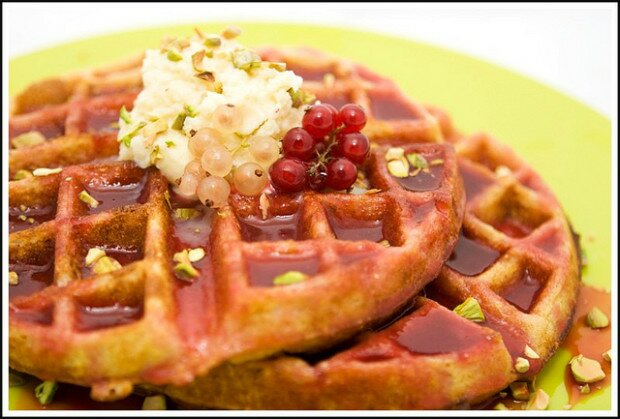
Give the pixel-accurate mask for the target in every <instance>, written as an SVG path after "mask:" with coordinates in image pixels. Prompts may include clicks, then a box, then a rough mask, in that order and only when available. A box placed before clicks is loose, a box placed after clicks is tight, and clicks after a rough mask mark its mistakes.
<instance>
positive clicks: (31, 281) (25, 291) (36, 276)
mask: <svg viewBox="0 0 620 419" xmlns="http://www.w3.org/2000/svg"><path fill="white" fill-rule="evenodd" d="M9 271H12V272H15V273H16V274H17V275H18V278H19V282H18V284H17V285H9V300H12V299H13V298H15V297H19V296H28V295H32V294H34V293H37V292H39V291H41V290H42V289H45V288H47V287H48V286H50V285H51V284H52V282H54V261H53V258H52V257H50V260H49V261H48V263H46V264H45V265H33V264H26V263H22V262H14V263H13V262H11V263H9Z"/></svg>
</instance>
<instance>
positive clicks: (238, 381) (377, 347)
mask: <svg viewBox="0 0 620 419" xmlns="http://www.w3.org/2000/svg"><path fill="white" fill-rule="evenodd" d="M300 55H302V56H303V55H306V58H305V59H303V60H300V59H299V56H300ZM321 56H322V55H321V53H319V52H312V53H307V50H305V49H303V50H296V51H280V52H279V55H277V57H279V59H281V60H283V61H285V62H287V64H289V67H290V68H295V69H296V71H299V72H300V73H301V74H304V68H303V66H305V65H306V64H307V63H309V62H311V61H312V62H315V63H316V62H323V63H330V64H328V65H325V66H323V67H322V68H319V67H317V66H316V65H315V66H313V67H312V68H311V70H309V71H311V74H313V77H312V79H311V80H313V79H316V80H322V79H324V78H325V76H324V75H325V74H329V73H330V72H331V71H333V70H332V68H333V67H332V64H331V63H333V62H338V60H337V59H335V58H328V57H325V56H322V57H323V58H317V57H321ZM346 65H347V66H348V68H352V67H353V68H355V65H352V64H346ZM300 66H301V67H300ZM357 68H359V67H357ZM374 77H377V76H376V75H375V76H374ZM327 80H328V81H329V76H328V77H327ZM385 84H386V85H387V84H388V82H385ZM305 87H306V88H308V89H309V90H313V91H316V92H317V93H318V92H321V93H322V92H324V91H325V90H326V89H325V86H320V83H319V82H315V81H311V82H308V83H306V84H305ZM396 97H397V99H396V101H395V103H392V104H390V105H388V106H387V108H388V109H395V108H396V107H397V106H400V101H401V100H402V99H401V97H402V96H400V95H398V96H396ZM322 99H323V100H324V101H326V102H328V103H329V102H331V100H330V97H329V96H322ZM339 100H340V99H339V98H337V99H336V100H334V103H339ZM362 103H363V102H362ZM429 113H430V114H431V115H432V116H433V117H434V118H435V120H436V121H437V122H436V123H437V124H438V125H439V126H440V127H441V130H442V134H443V135H442V137H443V138H445V139H446V140H447V141H448V142H451V143H453V144H454V145H455V148H456V150H457V156H458V160H459V168H460V172H461V174H462V176H463V179H464V183H465V190H466V196H467V204H466V212H465V217H464V222H463V228H462V231H461V233H460V236H459V240H458V242H457V245H456V247H455V250H454V252H453V254H452V255H451V256H450V258H449V259H448V261H447V262H446V264H445V266H444V267H443V268H442V270H441V272H440V274H439V276H438V278H437V279H436V280H435V281H433V282H432V283H431V284H430V285H429V286H427V287H426V288H425V290H424V292H423V293H421V294H420V295H419V296H418V298H417V299H416V300H415V301H414V302H413V303H412V304H411V305H410V306H408V307H407V308H406V309H405V310H403V312H402V313H401V314H399V315H398V316H396V318H393V319H391V320H390V321H388V322H386V323H384V324H383V325H380V326H379V327H375V328H370V329H368V330H366V331H364V332H363V333H360V334H359V335H357V336H356V337H354V338H353V339H351V340H349V341H348V342H346V343H344V344H341V345H338V346H334V347H332V348H330V350H327V351H323V352H319V353H307V354H304V355H302V356H292V355H288V356H279V357H274V358H270V359H263V360H259V361H255V362H248V363H244V364H242V365H233V364H230V363H226V364H223V365H221V366H219V367H217V368H215V369H214V370H212V371H211V372H210V373H209V374H208V375H205V376H203V377H200V378H198V379H197V380H196V381H195V382H194V383H192V384H191V385H190V386H185V387H175V386H168V387H165V388H163V389H160V391H163V392H164V393H166V394H167V395H169V396H170V397H171V398H173V399H174V400H175V401H177V402H178V403H180V404H181V405H184V406H189V407H210V408H228V409H449V408H468V407H471V406H473V405H475V404H476V403H479V402H481V401H482V400H484V399H486V398H488V397H490V396H492V395H493V394H495V393H497V392H499V391H501V390H502V389H504V388H506V387H507V386H508V385H509V384H511V383H512V382H514V381H516V380H526V381H527V380H532V379H533V377H534V376H535V375H536V373H537V372H538V371H540V369H541V368H542V366H543V365H544V362H545V361H546V360H548V359H549V358H550V357H551V355H552V354H553V352H554V351H555V350H556V349H557V347H558V345H559V343H560V342H561V340H562V339H563V337H564V335H565V334H566V332H567V330H568V329H569V327H570V324H571V317H572V313H573V310H574V307H575V303H576V297H577V293H578V284H579V280H580V270H579V261H578V250H577V244H576V242H575V241H574V238H573V233H572V230H571V228H570V225H569V223H568V222H567V220H566V218H565V215H564V213H563V212H562V209H561V207H560V204H559V203H558V201H557V200H556V199H555V197H554V196H553V193H552V192H551V191H550V189H549V188H548V187H547V186H546V185H545V184H544V182H543V181H542V180H541V178H540V177H539V176H538V175H537V174H536V173H535V172H534V171H533V169H532V168H531V167H529V166H528V164H527V163H526V162H525V161H523V160H522V159H521V158H519V157H518V156H516V155H515V153H514V152H512V151H511V150H510V149H509V148H508V147H506V146H504V145H502V144H500V143H499V142H498V141H496V140H495V139H493V138H492V137H490V136H488V135H484V134H477V135H474V136H471V137H465V136H462V135H461V134H459V133H458V131H457V130H456V129H455V128H454V127H453V126H452V124H451V121H450V118H449V117H448V115H447V114H446V113H445V112H443V111H441V110H440V109H439V108H434V107H430V108H429ZM401 123H403V124H404V122H401ZM412 123H413V122H412ZM393 140H394V141H397V142H407V140H405V139H402V138H399V137H398V136H395V137H394V138H393ZM428 140H429V141H432V140H433V139H431V138H429V139H428ZM468 297H473V298H475V299H476V300H477V301H478V302H479V305H480V306H481V310H482V312H483V314H484V321H481V322H480V321H479V322H474V321H469V320H466V319H465V318H463V317H461V316H459V315H458V314H456V313H455V312H454V311H452V310H453V309H454V308H455V307H456V306H457V305H459V304H461V303H463V302H464V301H465V300H466V299H467V298H468ZM526 345H527V346H529V348H528V349H526ZM518 358H523V359H525V360H527V362H528V364H529V365H528V368H527V370H526V371H523V370H521V371H522V372H518V371H517V370H516V363H517V360H518Z"/></svg>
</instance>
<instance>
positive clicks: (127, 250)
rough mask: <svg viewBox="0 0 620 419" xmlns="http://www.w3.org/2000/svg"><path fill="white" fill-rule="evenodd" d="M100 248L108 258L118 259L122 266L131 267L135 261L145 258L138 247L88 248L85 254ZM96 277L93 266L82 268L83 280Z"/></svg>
mask: <svg viewBox="0 0 620 419" xmlns="http://www.w3.org/2000/svg"><path fill="white" fill-rule="evenodd" d="M94 247H97V248H100V249H101V250H103V251H104V252H105V254H106V256H108V257H111V258H113V259H116V260H117V261H118V263H120V264H121V265H122V266H126V265H129V264H130V263H133V262H135V261H138V260H140V259H142V258H143V257H144V253H143V252H142V249H138V248H136V247H122V246H111V247H108V246H87V247H86V248H85V249H84V254H85V255H86V254H87V253H88V250H89V249H91V248H94ZM91 275H94V272H93V270H92V266H82V278H86V277H89V276H91Z"/></svg>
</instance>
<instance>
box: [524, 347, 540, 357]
mask: <svg viewBox="0 0 620 419" xmlns="http://www.w3.org/2000/svg"><path fill="white" fill-rule="evenodd" d="M523 353H524V354H525V356H527V357H528V358H530V359H540V355H538V353H536V351H535V350H533V349H532V348H531V347H530V345H525V349H524V350H523Z"/></svg>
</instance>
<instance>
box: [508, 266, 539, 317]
mask: <svg viewBox="0 0 620 419" xmlns="http://www.w3.org/2000/svg"><path fill="white" fill-rule="evenodd" d="M543 283H544V278H540V275H538V273H537V272H534V270H532V269H530V268H525V269H524V270H523V272H522V273H521V274H520V275H519V278H518V279H517V280H516V281H515V282H513V283H512V284H510V285H508V287H506V289H504V290H503V291H502V292H501V293H500V295H501V297H502V298H504V300H506V301H508V302H509V303H510V304H512V305H513V306H515V307H517V308H518V309H519V310H521V311H523V312H525V313H528V312H529V311H530V309H531V308H532V305H533V304H534V302H535V300H536V297H537V296H538V293H539V291H540V290H541V288H542V286H543Z"/></svg>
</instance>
